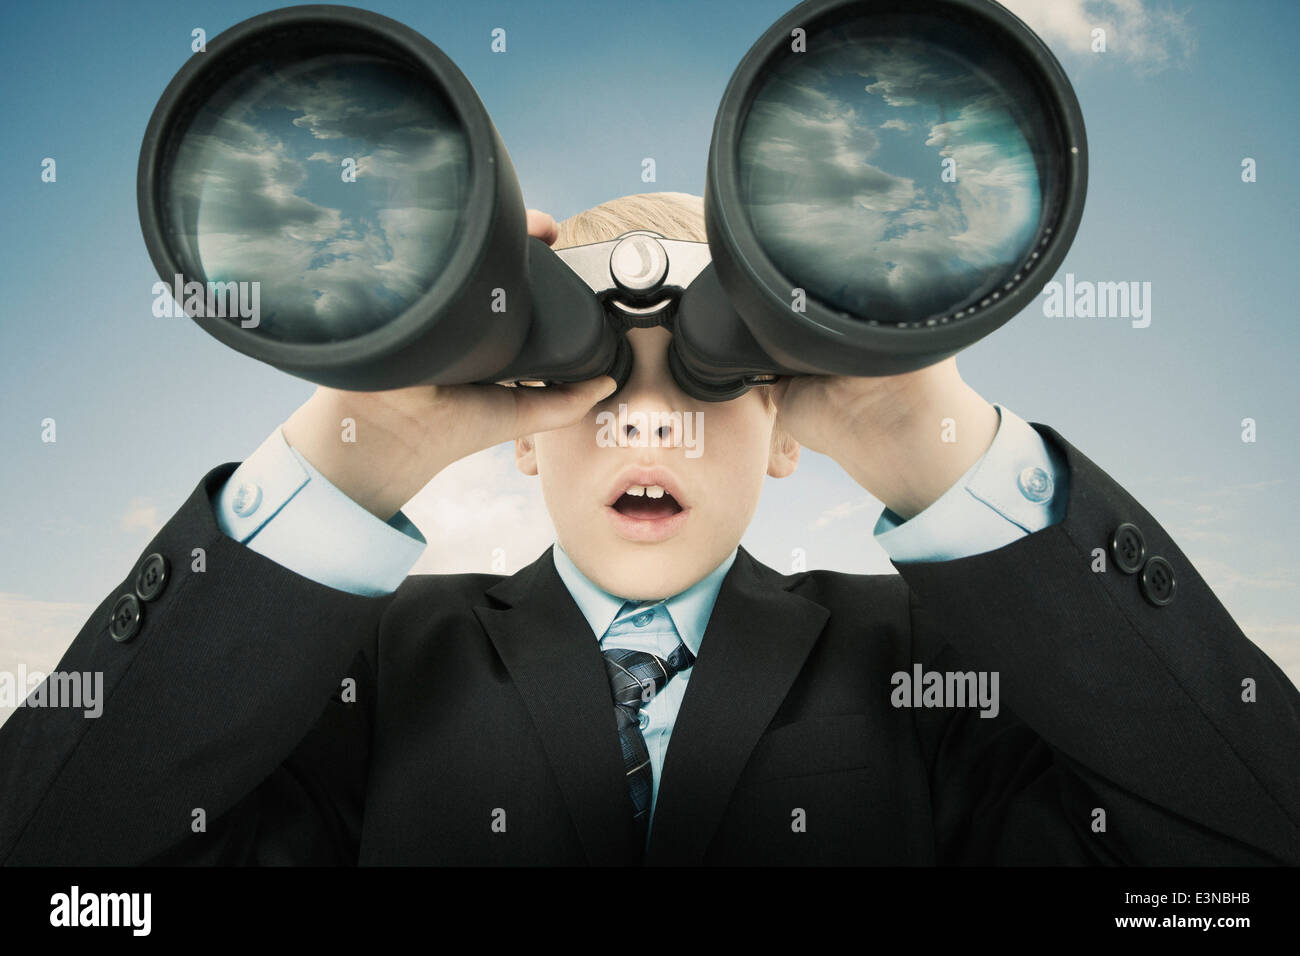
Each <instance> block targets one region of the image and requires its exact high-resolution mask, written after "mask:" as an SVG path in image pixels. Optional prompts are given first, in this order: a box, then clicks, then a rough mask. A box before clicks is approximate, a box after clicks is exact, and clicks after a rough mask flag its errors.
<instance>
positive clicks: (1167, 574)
mask: <svg viewBox="0 0 1300 956" xmlns="http://www.w3.org/2000/svg"><path fill="white" fill-rule="evenodd" d="M1138 585H1139V586H1140V587H1141V589H1142V596H1143V597H1144V598H1146V599H1147V600H1148V601H1150V602H1151V603H1152V604H1154V605H1155V606H1156V607H1164V606H1165V605H1166V604H1172V603H1173V600H1174V592H1175V591H1177V590H1178V579H1177V578H1175V577H1174V568H1173V565H1171V564H1170V563H1169V562H1168V561H1166V560H1165V559H1164V558H1162V557H1160V555H1158V554H1153V555H1152V556H1151V560H1150V561H1148V562H1147V564H1146V567H1144V568H1143V569H1142V577H1140V578H1139V579H1138Z"/></svg>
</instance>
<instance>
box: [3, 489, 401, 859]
mask: <svg viewBox="0 0 1300 956" xmlns="http://www.w3.org/2000/svg"><path fill="white" fill-rule="evenodd" d="M235 468H236V463H226V464H224V465H221V466H219V467H217V468H215V469H213V470H212V471H210V472H209V473H208V474H207V475H206V476H205V477H204V478H203V480H202V481H201V482H200V483H199V485H198V487H197V488H195V490H194V492H193V494H192V495H191V496H190V498H189V499H188V500H187V501H186V502H185V504H184V505H183V506H182V507H181V508H180V510H179V511H178V512H177V513H176V514H175V515H174V516H173V517H172V518H171V519H170V520H169V521H168V522H167V524H166V525H164V527H163V528H162V530H160V531H159V533H158V534H157V535H156V536H155V538H154V539H153V540H152V541H151V542H150V543H149V545H148V546H147V547H146V548H145V550H144V551H143V552H142V553H141V555H140V557H139V559H138V560H137V561H136V562H135V564H134V565H133V566H132V567H131V569H130V570H129V572H128V573H127V576H126V577H125V578H124V579H123V580H122V581H121V583H120V584H119V585H118V586H117V587H115V588H113V590H112V591H111V592H110V593H109V595H108V596H107V597H106V598H105V599H104V601H103V602H102V603H101V604H100V605H99V607H97V608H96V609H95V611H94V613H93V614H92V615H91V617H90V619H89V620H88V621H86V623H85V625H84V626H83V627H82V629H81V631H80V633H78V635H77V637H76V638H75V640H74V641H73V642H72V645H71V646H70V647H69V649H68V651H67V653H66V654H65V655H64V656H63V658H62V660H61V661H60V663H59V666H58V668H57V669H56V671H55V674H61V673H64V674H66V673H81V674H102V681H103V685H102V686H103V690H102V695H103V705H102V712H101V713H100V715H99V716H98V717H95V718H89V717H87V716H85V713H84V711H83V709H81V708H73V707H33V706H23V707H20V708H18V709H17V710H16V711H15V712H14V713H13V715H12V716H11V717H10V718H9V720H8V721H7V722H6V723H5V725H4V726H3V727H0V781H2V782H3V787H4V794H5V798H4V800H3V802H2V803H0V861H3V862H4V863H6V864H36V865H103V864H143V863H168V864H174V863H350V862H355V860H356V857H357V844H358V840H359V832H360V819H361V801H362V793H363V788H364V782H365V773H366V764H367V759H368V751H369V726H370V721H371V714H372V711H371V707H372V703H373V690H374V678H373V661H374V659H375V657H374V649H375V646H376V642H377V634H378V631H379V628H380V626H381V622H382V620H383V617H384V612H385V611H386V609H387V608H388V606H389V605H390V604H391V603H392V596H391V595H383V596H364V595H357V594H350V593H346V592H344V591H341V590H336V589H333V588H330V587H326V586H324V585H322V584H319V583H317V582H315V581H312V580H310V579H308V578H306V577H303V576H301V575H299V574H296V573H295V572H293V571H290V570H289V569H287V568H285V567H282V566H281V565H279V564H276V563H275V562H274V561H272V560H270V559H269V558H267V557H265V556H263V555H261V554H258V553H257V552H255V551H253V550H252V549H250V548H248V547H246V546H244V545H242V544H240V543H239V542H237V541H235V540H233V539H232V538H230V537H229V536H227V535H226V534H224V533H223V532H222V531H221V529H220V528H219V527H218V526H217V523H216V520H215V516H214V511H213V501H214V498H215V496H216V495H217V494H218V492H219V490H220V489H221V488H222V487H223V486H224V484H225V482H226V480H227V479H228V478H229V477H230V475H231V474H232V472H233V471H234V470H235ZM160 559H165V562H166V564H165V571H163V572H162V573H160V569H161V568H163V565H162V563H161V560H160ZM150 569H152V571H151V570H150ZM142 595H143V596H146V597H147V599H144V598H142ZM51 676H53V675H51ZM347 677H351V678H353V681H354V682H355V683H354V684H349V683H348V682H347V681H345V678H347Z"/></svg>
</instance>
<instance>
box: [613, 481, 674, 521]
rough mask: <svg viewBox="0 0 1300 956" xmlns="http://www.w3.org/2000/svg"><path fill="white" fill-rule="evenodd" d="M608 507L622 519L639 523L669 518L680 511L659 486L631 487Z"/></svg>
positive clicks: (671, 497) (672, 498)
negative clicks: (635, 520) (634, 519)
mask: <svg viewBox="0 0 1300 956" xmlns="http://www.w3.org/2000/svg"><path fill="white" fill-rule="evenodd" d="M610 507H612V508H613V509H614V510H615V511H617V512H618V513H619V514H621V515H623V516H624V517H627V518H637V519H639V520H641V521H654V520H656V519H659V518H670V517H672V516H673V515H675V514H677V513H678V512H680V511H681V510H682V506H681V505H679V504H678V503H677V499H676V498H674V497H673V496H672V495H670V494H669V493H668V491H667V490H666V489H664V488H663V487H661V486H660V485H648V486H647V485H633V486H632V487H630V488H628V490H627V491H625V492H623V494H621V495H619V497H618V500H616V501H615V502H614V504H613V505H611V506H610Z"/></svg>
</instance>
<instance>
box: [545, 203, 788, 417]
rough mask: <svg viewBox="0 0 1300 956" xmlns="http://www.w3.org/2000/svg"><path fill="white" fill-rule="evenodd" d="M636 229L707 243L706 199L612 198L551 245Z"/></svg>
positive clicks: (562, 227) (572, 221) (571, 223)
mask: <svg viewBox="0 0 1300 956" xmlns="http://www.w3.org/2000/svg"><path fill="white" fill-rule="evenodd" d="M634 229H647V230H649V231H651V232H657V233H659V235H661V236H663V237H664V238H665V239H685V240H687V241H689V242H706V241H707V240H708V238H709V237H708V233H707V232H706V231H705V228H704V199H703V197H701V196H693V195H691V194H690V193H636V194H634V195H631V196H623V197H621V198H619V199H611V200H609V201H608V202H603V203H601V204H600V205H599V206H592V207H591V208H590V209H588V210H585V211H584V212H580V213H578V214H577V215H574V216H570V217H569V218H568V219H565V220H564V221H563V222H561V223H560V224H559V237H558V238H557V239H556V240H555V243H554V244H553V245H552V246H551V248H552V249H567V248H569V247H571V246H582V245H586V244H587V243H590V242H607V241H609V240H610V239H614V238H616V237H618V236H621V235H622V234H623V233H625V232H631V231H632V230H634ZM759 390H760V391H761V392H762V393H763V401H764V402H765V403H766V404H767V408H768V410H769V411H775V409H776V403H775V401H774V400H773V398H772V393H771V390H770V389H768V388H760V389H759Z"/></svg>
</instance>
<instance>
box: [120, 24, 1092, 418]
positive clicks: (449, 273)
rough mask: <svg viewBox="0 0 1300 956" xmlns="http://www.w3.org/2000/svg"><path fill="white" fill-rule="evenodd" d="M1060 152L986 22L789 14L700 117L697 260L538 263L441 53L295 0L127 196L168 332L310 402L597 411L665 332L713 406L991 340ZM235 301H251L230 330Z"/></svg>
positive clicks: (241, 48)
mask: <svg viewBox="0 0 1300 956" xmlns="http://www.w3.org/2000/svg"><path fill="white" fill-rule="evenodd" d="M557 108H562V106H560V107H557ZM1086 147H1087V144H1086V141H1085V135H1084V129H1083V119H1082V116H1081V114H1080V111H1079V106H1078V102H1077V101H1076V100H1075V97H1074V93H1073V90H1072V89H1071V88H1070V84H1069V81H1068V79H1067V78H1066V76H1065V73H1064V71H1063V70H1062V69H1061V66H1060V64H1059V63H1057V62H1056V59H1055V58H1054V57H1053V56H1052V54H1051V52H1050V51H1049V50H1048V49H1047V47H1046V46H1045V45H1044V44H1043V43H1042V41H1041V40H1040V39H1039V38H1038V37H1037V36H1035V35H1034V34H1033V32H1032V31H1030V30H1029V29H1028V28H1027V27H1026V26H1025V25H1024V24H1023V23H1021V22H1020V21H1019V20H1018V19H1016V18H1015V17H1014V16H1013V15H1012V14H1010V13H1009V12H1008V11H1007V10H1005V9H1004V8H1003V7H1001V6H999V5H998V4H997V3H994V2H992V0H805V2H804V3H801V4H799V5H798V6H796V7H794V8H793V9H792V10H790V11H789V12H788V13H787V14H785V16H783V17H782V18H781V19H779V20H778V21H776V22H775V23H774V24H773V25H772V26H771V27H770V28H769V29H768V30H767V31H766V33H764V34H763V36H761V37H760V38H759V39H758V40H757V42H755V44H754V45H753V46H752V47H751V49H750V50H749V52H748V53H747V54H746V55H745V56H744V58H743V59H742V60H741V62H740V63H739V64H738V66H737V67H736V69H735V71H734V72H733V73H732V76H731V81H730V83H729V84H728V86H727V89H726V91H725V92H724V94H723V97H722V101H721V103H720V104H719V106H718V111H717V115H716V117H715V120H714V125H713V138H712V142H711V143H710V146H709V153H708V160H707V164H706V170H705V171H706V176H705V188H704V224H705V230H706V233H707V236H708V241H707V242H690V241H685V240H681V239H677V238H676V237H673V236H662V235H659V234H657V233H653V232H648V231H646V230H645V228H644V224H630V225H629V228H628V230H627V231H626V232H624V233H622V234H621V235H619V236H611V237H609V238H608V239H607V240H606V241H604V242H594V243H589V244H587V245H583V246H575V247H571V248H567V249H562V250H553V249H551V248H550V247H549V246H548V245H547V244H546V243H545V242H542V241H541V240H540V239H536V238H533V237H529V236H528V235H527V228H526V225H527V216H526V209H525V207H524V202H523V196H522V192H521V190H520V187H519V180H518V177H517V176H516V175H515V171H514V167H513V165H512V164H511V161H510V156H509V154H508V152H507V151H506V148H505V146H504V144H503V143H502V141H501V137H500V134H499V133H498V131H497V129H496V127H495V126H494V125H493V123H492V121H491V119H490V118H489V116H488V114H487V110H486V109H485V108H484V106H483V103H482V102H481V101H480V100H479V98H478V95H477V94H476V93H475V91H474V88H473V86H472V85H471V84H470V83H469V81H468V80H467V79H466V78H465V76H464V74H463V73H461V71H460V70H459V69H458V68H457V67H456V65H455V64H454V63H453V62H452V61H451V60H450V59H449V58H448V57H447V56H446V54H444V53H443V52H442V51H441V50H439V49H438V48H437V47H436V46H435V45H434V44H433V43H431V42H429V40H428V39H427V38H426V37H423V36H421V35H420V34H419V33H416V32H415V31H414V30H412V29H410V28H409V27H406V26H404V25H403V24H401V23H398V22H396V21H394V20H390V19H389V18H387V17H383V16H380V15H379V14H376V13H372V12H370V11H367V10H360V9H357V8H354V7H346V6H336V5H312V4H308V5H303V6H295V7H285V8H282V9H279V10H272V11H269V12H267V13H263V14H260V15H258V16H255V17H252V18H250V19H248V20H245V21H243V22H241V23H238V24H236V25H235V26H233V27H231V28H230V29H229V30H226V31H225V32H223V33H222V34H220V35H219V36H217V37H215V38H214V39H213V40H211V41H210V42H209V43H208V47H207V51H206V52H205V53H203V54H202V55H201V56H199V55H196V56H194V57H191V58H190V60H189V61H188V62H187V63H186V64H185V65H184V66H183V67H182V68H181V69H180V70H179V71H178V72H177V74H176V76H175V77H174V78H173V79H172V81H171V83H169V84H168V86H167V89H166V90H164V92H163V95H162V97H161V98H160V99H159V101H158V105H157V107H156V108H155V109H154V113H153V116H152V117H151V118H150V121H149V125H148V128H147V129H146V131H145V137H144V142H143V144H142V145H141V150H140V166H139V181H138V188H137V195H138V201H139V209H140V222H141V228H142V231H143V234H144V239H145V245H146V246H147V247H148V249H149V254H150V256H151V258H152V259H153V262H154V264H155V266H156V268H157V269H158V273H159V275H160V276H161V277H162V278H163V279H164V280H165V281H166V282H167V284H168V287H169V288H171V287H173V286H172V283H173V279H174V281H175V289H176V292H175V295H174V297H175V298H176V299H177V301H178V302H181V300H182V299H183V300H184V303H183V305H182V308H183V310H184V311H185V312H186V313H187V314H189V315H192V316H193V317H194V318H195V320H196V321H198V322H199V324H200V325H201V326H202V327H203V328H204V330H205V331H207V332H209V333H210V334H212V335H213V336H215V337H216V338H218V339H219V340H221V341H222V342H224V343H225V344H226V345H228V346H230V347H231V348H234V349H237V350H239V351H241V352H243V353H245V354H247V355H249V356H252V357H253V358H256V359H258V360H260V361H263V362H266V363H268V364H270V365H272V366H274V367H275V368H278V369H282V370H284V371H286V372H289V373H290V374H293V375H297V376H300V377H302V378H305V379H308V380H310V381H313V382H317V383H319V384H323V385H329V386H333V387H336V388H344V389H354V390H362V391H370V390H379V389H391V388H400V387H404V386H411V385H417V384H429V385H454V384H471V383H474V384H489V383H493V382H498V383H504V384H509V383H516V382H535V383H540V384H546V383H554V382H573V381H581V380H584V379H588V378H593V377H595V376H597V375H610V376H612V377H613V378H614V379H615V381H616V382H617V383H618V385H619V387H620V388H621V387H622V385H623V383H624V382H625V381H626V380H627V378H628V376H629V375H630V374H631V368H632V349H631V346H630V345H629V342H628V334H629V332H630V330H631V329H634V328H647V327H651V326H655V325H662V326H664V327H666V328H667V329H668V330H669V331H670V332H671V333H672V337H671V340H670V342H669V346H668V357H667V363H668V368H669V370H670V372H671V374H672V376H673V378H674V381H675V382H676V383H677V385H678V386H679V387H680V388H681V390H682V391H684V392H685V393H686V394H688V395H690V396H691V397H693V398H696V399H699V400H703V401H726V400H728V399H732V398H735V397H737V396H739V395H741V394H743V393H744V392H745V391H746V390H748V389H749V388H751V387H752V386H754V385H756V384H759V383H763V382H770V381H772V380H774V379H775V378H777V377H778V376H780V375H789V374H796V375H800V374H810V375H895V374H899V373H903V372H908V371H911V370H914V369H919V368H923V367H925V366H927V365H930V364H933V363H935V362H938V361H940V360H942V359H944V358H947V357H948V356H950V355H953V354H954V353H956V352H958V351H960V350H961V349H963V348H965V347H966V346H968V345H970V344H971V343H973V342H975V341H977V340H979V339H980V338H982V337H983V336H985V335H987V334H988V333H990V332H992V331H993V330H994V329H996V328H998V327H999V326H1001V325H1002V324H1003V323H1005V322H1006V321H1007V320H1009V319H1010V318H1011V317H1012V316H1013V315H1015V314H1016V313H1017V312H1018V311H1020V310H1021V309H1023V308H1024V307H1025V306H1026V305H1027V304H1028V303H1029V302H1031V301H1032V300H1033V298H1034V296H1035V295H1037V293H1038V291H1039V290H1040V289H1041V288H1042V286H1043V285H1044V284H1045V283H1046V282H1047V280H1048V279H1049V278H1050V276H1051V274H1052V272H1053V271H1054V270H1055V269H1056V268H1057V266H1059V265H1060V263H1061V261H1062V260H1063V259H1064V257H1065V254H1066V252H1067V251H1068V249H1069V246H1070V243H1071V241H1072V240H1073V238H1074V233H1075V231H1076V229H1077V227H1078V224H1079V220H1080V217H1081V216H1082V211H1083V202H1084V195H1085V192H1086V186H1087V148H1086ZM205 286H206V287H208V288H206V289H205V288H204V287H205ZM214 286H219V287H222V288H219V289H218V288H213V287H214ZM232 290H233V292H232ZM205 293H206V294H205ZM236 293H238V294H240V295H243V294H245V293H247V295H250V296H252V297H253V303H252V307H251V308H244V307H243V306H242V305H241V307H240V308H239V309H238V310H237V319H238V321H234V320H232V316H234V315H236V313H235V312H232V310H231V309H229V308H223V307H222V304H223V303H224V302H226V300H227V299H229V298H230V297H231V296H232V295H235V294H236ZM214 304H215V305H216V309H215V310H214V309H213V307H212V306H213V305H214ZM191 306H194V308H193V309H192V308H191Z"/></svg>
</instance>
